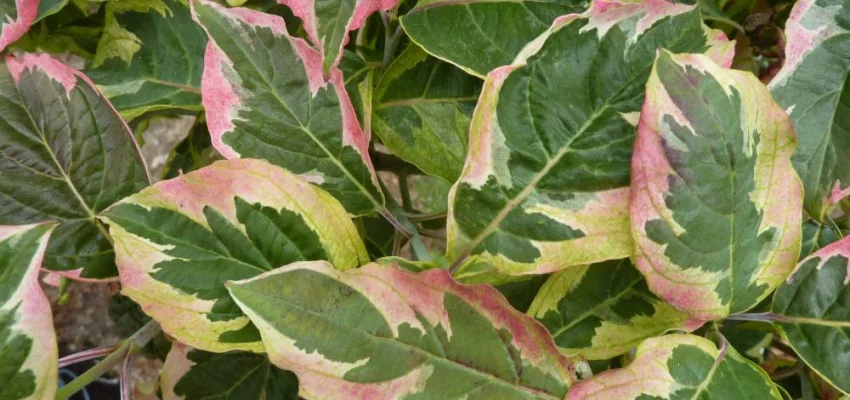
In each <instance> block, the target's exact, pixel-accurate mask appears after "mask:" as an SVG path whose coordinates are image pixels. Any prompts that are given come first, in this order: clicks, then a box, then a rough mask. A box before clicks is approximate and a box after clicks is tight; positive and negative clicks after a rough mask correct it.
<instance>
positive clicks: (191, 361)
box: [160, 343, 298, 400]
mask: <svg viewBox="0 0 850 400" xmlns="http://www.w3.org/2000/svg"><path fill="white" fill-rule="evenodd" d="M160 385H161V388H162V395H163V400H179V399H182V400H204V399H233V400H266V399H269V400H296V399H298V378H296V377H295V374H293V373H292V372H289V371H285V370H282V369H279V368H277V367H275V366H274V365H272V364H271V363H270V362H269V359H268V357H266V355H264V354H252V353H247V352H244V351H231V352H227V353H221V354H216V353H207V352H205V351H201V350H196V349H193V348H191V347H188V346H186V345H184V344H181V343H175V344H174V345H173V346H171V351H170V352H169V353H168V357H167V358H166V359H165V365H163V366H162V373H161V374H160Z"/></svg>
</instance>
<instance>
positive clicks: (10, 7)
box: [0, 0, 39, 51]
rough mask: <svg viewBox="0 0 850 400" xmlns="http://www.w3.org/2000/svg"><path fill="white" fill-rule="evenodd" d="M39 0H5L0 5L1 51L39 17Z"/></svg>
mask: <svg viewBox="0 0 850 400" xmlns="http://www.w3.org/2000/svg"><path fill="white" fill-rule="evenodd" d="M38 4H39V0H4V1H3V7H0V14H2V15H0V51H3V50H4V49H6V47H7V46H9V45H10V44H12V43H13V42H15V41H16V40H18V39H20V38H21V36H24V34H25V33H27V31H28V30H29V29H30V25H32V24H33V23H34V22H35V20H36V18H37V17H38Z"/></svg>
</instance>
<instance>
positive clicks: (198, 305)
mask: <svg viewBox="0 0 850 400" xmlns="http://www.w3.org/2000/svg"><path fill="white" fill-rule="evenodd" d="M101 219H102V220H103V221H104V222H107V223H108V224H109V232H110V233H111V234H112V237H113V238H114V239H115V254H116V262H117V264H118V270H119V272H120V274H121V284H122V293H123V294H124V295H126V296H128V297H130V298H132V299H133V300H134V301H135V302H137V303H139V304H140V305H141V306H142V309H143V310H144V311H145V313H147V314H148V315H150V316H151V317H152V318H154V319H155V320H157V321H158V322H159V323H160V324H161V325H162V329H163V330H164V331H165V332H166V333H168V334H169V335H171V336H173V337H174V338H176V339H177V340H179V341H180V342H182V343H185V344H187V345H190V346H192V347H195V348H198V349H202V350H206V351H214V352H223V351H228V350H237V349H238V350H251V351H262V350H263V347H262V344H261V343H260V342H259V340H260V337H259V335H258V334H257V331H256V328H254V326H253V325H251V324H250V321H248V318H247V317H245V316H244V315H243V314H242V312H241V311H240V310H239V308H238V307H237V306H236V305H235V304H234V303H233V301H232V300H231V299H230V297H229V296H228V295H227V291H226V290H225V288H224V285H223V282H224V281H225V280H231V279H245V278H250V277H253V276H256V275H259V274H260V273H262V272H265V271H269V270H272V269H274V268H277V267H279V266H283V265H286V264H289V263H291V262H294V261H300V260H308V261H309V260H329V261H330V262H331V263H332V264H333V265H334V266H336V267H337V268H339V269H348V268H355V267H357V266H359V265H361V264H363V263H365V262H368V261H369V259H368V256H367V255H366V249H365V248H364V247H363V243H362V242H361V241H360V238H359V237H358V235H357V230H356V229H355V227H354V224H353V223H352V222H351V220H350V219H349V218H348V216H347V215H346V213H345V210H344V209H343V208H342V206H341V205H340V204H339V202H337V201H336V200H335V199H334V198H333V197H331V196H330V195H328V194H327V193H325V192H324V191H322V190H320V189H317V188H315V187H313V186H311V185H309V184H308V183H307V182H304V181H302V180H300V179H298V178H297V177H296V176H294V175H293V174H291V173H289V172H288V171H285V170H283V169H280V168H278V167H276V166H273V165H271V164H268V163H267V162H265V161H261V160H249V159H246V160H228V161H219V162H216V163H214V164H212V165H210V166H209V167H206V168H203V169H200V170H197V171H194V172H191V173H188V174H185V175H181V176H180V177H178V178H174V179H171V180H168V181H162V182H158V183H157V184H155V185H153V186H151V187H149V188H147V189H145V190H143V191H141V192H140V193H138V194H136V195H133V196H131V197H128V198H126V199H124V200H122V201H121V202H119V203H118V204H116V205H115V206H113V207H111V208H110V209H109V210H107V211H106V212H105V213H104V214H103V216H102V217H101Z"/></svg>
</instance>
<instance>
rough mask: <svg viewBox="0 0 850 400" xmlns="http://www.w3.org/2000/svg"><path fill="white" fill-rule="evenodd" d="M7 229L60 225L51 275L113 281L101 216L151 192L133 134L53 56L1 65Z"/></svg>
mask: <svg viewBox="0 0 850 400" xmlns="http://www.w3.org/2000/svg"><path fill="white" fill-rule="evenodd" d="M0 108H2V110H3V112H2V113H0V157H2V158H0V160H2V162H0V176H2V179H0V224H2V225H17V224H29V223H35V222H44V221H59V222H61V224H60V225H59V226H57V227H56V230H55V231H54V232H53V234H52V239H51V240H50V244H49V246H48V249H47V255H46V257H45V260H44V268H47V269H49V270H52V271H62V272H63V273H64V274H66V275H68V276H71V277H79V278H84V279H103V278H114V277H115V275H116V270H115V261H114V255H113V252H112V245H111V244H110V243H109V242H108V241H107V238H106V237H105V236H104V234H103V232H104V230H103V227H102V226H99V223H98V222H97V220H96V216H97V215H98V213H100V212H101V211H102V210H103V209H105V208H106V207H108V206H110V205H112V204H113V203H115V202H116V201H118V200H120V199H121V198H123V197H125V196H128V195H130V194H133V193H135V192H137V191H139V190H140V189H141V188H143V187H145V186H147V185H148V182H149V179H148V177H147V171H146V169H145V165H144V161H143V160H142V158H141V155H140V153H139V148H138V146H137V145H136V142H135V140H134V139H133V134H132V132H131V131H130V129H129V128H128V127H127V125H126V124H125V123H124V121H123V120H121V117H120V116H119V115H118V113H117V112H116V111H115V109H114V108H113V107H112V106H111V105H110V104H109V102H108V101H107V100H106V99H104V98H103V96H101V95H100V94H99V93H98V92H97V91H96V90H95V88H94V84H92V83H91V81H90V80H89V79H88V78H86V77H85V76H84V75H83V74H82V73H80V72H79V71H77V70H75V69H72V68H71V67H68V66H66V65H64V64H62V63H60V62H59V61H57V60H55V59H53V58H51V57H50V56H48V55H46V54H42V55H33V54H27V55H24V56H23V57H21V58H20V59H17V58H14V57H11V56H10V57H8V58H7V59H6V63H5V64H3V65H2V66H0Z"/></svg>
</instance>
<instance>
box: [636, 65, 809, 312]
mask: <svg viewBox="0 0 850 400" xmlns="http://www.w3.org/2000/svg"><path fill="white" fill-rule="evenodd" d="M795 147H796V140H795V137H794V129H793V128H792V126H791V122H790V120H789V119H788V116H787V115H786V114H785V112H784V111H783V110H782V109H781V108H780V107H779V106H778V105H777V104H776V103H775V102H774V101H773V100H772V99H771V96H770V93H769V92H768V90H767V88H766V87H764V85H762V84H761V83H760V82H759V81H758V80H757V79H756V78H755V77H754V76H753V75H752V74H750V73H746V72H742V71H734V70H727V69H724V68H722V67H720V66H718V65H717V64H715V63H714V62H713V61H712V60H710V59H709V58H708V57H705V56H702V55H696V54H686V55H674V54H671V53H669V52H667V51H660V52H659V54H658V57H657V60H656V62H655V66H654V67H653V70H652V75H651V76H650V78H649V82H648V83H647V86H646V102H645V103H644V105H643V110H642V111H641V118H640V124H639V126H638V133H637V141H636V142H635V153H634V158H633V160H632V199H631V206H630V208H631V225H632V235H633V237H634V239H635V242H636V248H637V250H636V254H635V260H636V264H637V266H638V269H640V270H641V272H643V274H644V276H645V277H646V278H647V282H648V283H649V287H650V289H651V290H652V291H653V292H655V293H656V294H657V295H658V296H659V297H661V298H662V299H664V300H666V301H668V302H670V303H672V304H673V305H674V306H676V307H677V308H679V309H681V310H683V311H685V312H688V313H689V314H691V315H692V316H694V317H696V318H699V319H704V320H710V319H717V318H722V317H724V316H727V315H729V314H730V313H738V312H743V311H746V310H748V309H749V308H751V307H753V306H755V305H756V304H758V302H759V301H761V300H762V299H764V298H765V297H767V295H769V294H770V293H771V292H772V291H773V289H775V288H776V287H777V286H778V285H779V284H780V283H781V282H782V280H783V279H785V277H786V276H787V275H788V273H789V272H790V271H791V269H792V268H793V267H794V263H795V262H796V259H797V255H798V254H799V252H800V245H801V228H800V225H801V214H802V213H801V209H802V197H803V188H802V184H801V182H800V179H799V178H798V177H797V174H796V173H795V172H794V169H793V167H792V166H791V154H792V153H793V152H794V148H795Z"/></svg>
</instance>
